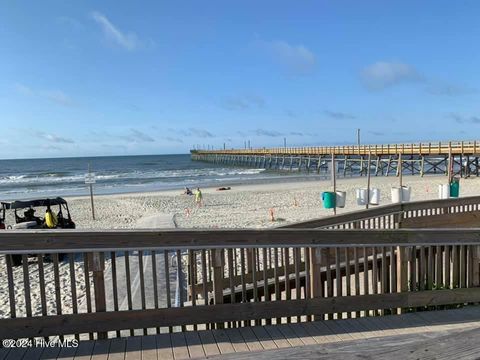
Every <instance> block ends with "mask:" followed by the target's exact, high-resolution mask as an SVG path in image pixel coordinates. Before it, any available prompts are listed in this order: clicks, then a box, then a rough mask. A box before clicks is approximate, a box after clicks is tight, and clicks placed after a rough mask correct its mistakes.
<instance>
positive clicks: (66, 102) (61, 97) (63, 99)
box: [14, 83, 75, 106]
mask: <svg viewBox="0 0 480 360" xmlns="http://www.w3.org/2000/svg"><path fill="white" fill-rule="evenodd" d="M14 87H15V90H16V91H17V92H18V93H20V94H22V95H25V96H37V97H41V98H44V99H47V100H50V101H52V102H54V103H57V104H59V105H63V106H74V105H75V103H74V101H73V100H72V99H71V98H70V97H69V96H68V95H67V94H65V93H64V92H63V91H61V90H34V89H32V88H31V87H29V86H27V85H24V84H20V83H16V84H15V86H14Z"/></svg>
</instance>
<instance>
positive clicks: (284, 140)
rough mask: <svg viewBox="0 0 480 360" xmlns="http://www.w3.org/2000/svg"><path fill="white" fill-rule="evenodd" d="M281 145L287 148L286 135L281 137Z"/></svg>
mask: <svg viewBox="0 0 480 360" xmlns="http://www.w3.org/2000/svg"><path fill="white" fill-rule="evenodd" d="M283 147H284V148H287V138H286V137H284V138H283Z"/></svg>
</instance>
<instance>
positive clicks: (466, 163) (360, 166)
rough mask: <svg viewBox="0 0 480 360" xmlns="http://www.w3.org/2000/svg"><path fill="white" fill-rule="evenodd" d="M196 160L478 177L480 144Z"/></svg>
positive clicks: (213, 155)
mask: <svg viewBox="0 0 480 360" xmlns="http://www.w3.org/2000/svg"><path fill="white" fill-rule="evenodd" d="M191 157H192V160H196V161H206V162H211V163H214V164H224V165H232V166H245V167H251V168H263V169H273V170H280V171H298V172H300V171H304V172H307V173H316V174H324V173H325V174H329V173H331V164H332V163H334V164H335V171H336V173H337V174H338V175H343V176H363V175H367V173H368V170H369V168H370V171H371V174H372V175H375V176H399V175H400V174H399V172H400V169H401V171H402V172H403V173H404V174H412V175H420V176H423V175H427V174H445V175H449V174H450V175H451V176H460V177H468V176H472V175H473V176H478V175H479V171H480V167H479V158H480V142H477V141H469V142H467V141H461V142H452V141H450V142H437V143H431V142H430V143H418V144H386V145H361V146H351V145H348V146H322V147H279V148H269V149H266V148H261V149H231V150H226V149H224V150H191Z"/></svg>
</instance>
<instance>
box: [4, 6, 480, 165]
mask: <svg viewBox="0 0 480 360" xmlns="http://www.w3.org/2000/svg"><path fill="white" fill-rule="evenodd" d="M479 17H480V3H478V2H476V1H438V0H437V1H278V0H277V1H248V0H243V1H170V2H165V1H150V2H137V1H101V2H99V1H65V0H61V1H60V0H58V1H49V0H45V1H16V2H13V1H12V2H3V3H2V5H0V146H1V149H2V150H1V152H0V158H22V157H57V156H90V155H125V154H163V153H186V152H187V151H188V150H189V149H190V148H191V147H192V146H193V145H201V146H204V145H205V146H207V145H211V146H215V147H223V144H224V143H226V146H227V147H228V148H231V147H243V145H244V141H246V140H250V143H251V145H252V146H281V145H282V144H283V138H284V137H286V138H287V143H288V144H289V145H292V146H293V145H298V146H301V145H322V144H325V145H331V144H349V143H353V142H354V141H355V129H356V128H361V129H362V142H364V143H385V142H413V141H418V140H423V141H438V140H449V139H451V140H457V139H475V138H476V137H477V130H478V129H479V128H480V112H479V100H480V96H479V95H480V93H479V90H480V83H479V81H480V72H479V71H478V65H479V64H480V61H479V60H480V48H479V46H478V39H479V38H480V26H478V18H479Z"/></svg>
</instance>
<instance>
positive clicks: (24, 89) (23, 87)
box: [15, 83, 34, 96]
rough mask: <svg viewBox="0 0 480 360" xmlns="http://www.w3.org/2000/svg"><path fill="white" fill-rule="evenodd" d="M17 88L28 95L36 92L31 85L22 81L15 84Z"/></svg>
mask: <svg viewBox="0 0 480 360" xmlns="http://www.w3.org/2000/svg"><path fill="white" fill-rule="evenodd" d="M15 90H16V91H18V92H19V93H20V94H23V95H27V96H31V95H33V94H34V92H33V90H32V89H31V88H30V87H28V86H26V85H23V84H20V83H16V84H15Z"/></svg>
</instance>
